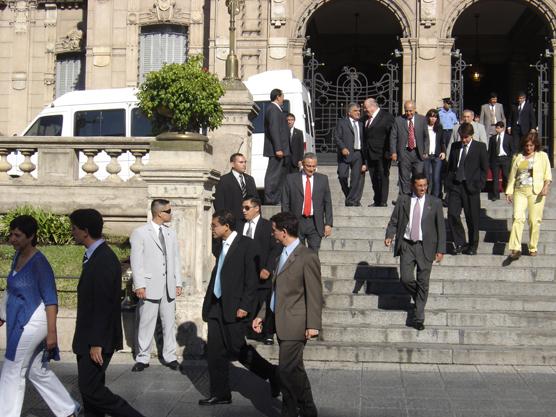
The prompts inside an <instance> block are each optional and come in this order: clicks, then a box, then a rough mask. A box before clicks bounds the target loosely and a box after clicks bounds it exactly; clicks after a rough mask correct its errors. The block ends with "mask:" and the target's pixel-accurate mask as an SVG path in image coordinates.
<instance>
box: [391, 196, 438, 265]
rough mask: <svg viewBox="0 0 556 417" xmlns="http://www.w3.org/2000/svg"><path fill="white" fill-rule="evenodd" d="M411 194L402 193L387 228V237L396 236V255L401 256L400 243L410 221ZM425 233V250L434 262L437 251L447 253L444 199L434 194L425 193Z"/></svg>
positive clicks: (422, 220) (426, 255) (426, 254)
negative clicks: (443, 209) (443, 210)
mask: <svg viewBox="0 0 556 417" xmlns="http://www.w3.org/2000/svg"><path fill="white" fill-rule="evenodd" d="M410 211H411V196H410V195H407V194H400V195H399V197H398V201H397V202H396V205H395V207H394V211H393V212H392V216H391V217H390V222H389V223H388V227H387V228H386V237H387V238H394V236H395V237H396V243H395V246H394V256H400V243H401V241H402V240H403V238H404V237H403V236H404V234H405V229H406V228H407V225H408V223H409V213H410ZM421 232H422V234H423V252H424V254H425V258H426V259H427V261H429V262H433V261H434V259H435V256H436V254H437V253H446V225H445V223H444V214H443V212H442V201H441V200H440V199H438V198H436V197H435V196H433V195H430V194H425V203H424V206H423V214H422V216H421Z"/></svg>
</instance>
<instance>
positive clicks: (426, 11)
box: [420, 0, 436, 28]
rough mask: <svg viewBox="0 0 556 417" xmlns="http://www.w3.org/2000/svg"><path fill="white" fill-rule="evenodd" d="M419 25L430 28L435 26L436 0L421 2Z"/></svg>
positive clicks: (423, 0)
mask: <svg viewBox="0 0 556 417" xmlns="http://www.w3.org/2000/svg"><path fill="white" fill-rule="evenodd" d="M420 15H421V16H420V17H421V20H420V22H421V25H423V26H424V27H426V28H430V27H431V26H432V25H435V24H436V0H421V13H420Z"/></svg>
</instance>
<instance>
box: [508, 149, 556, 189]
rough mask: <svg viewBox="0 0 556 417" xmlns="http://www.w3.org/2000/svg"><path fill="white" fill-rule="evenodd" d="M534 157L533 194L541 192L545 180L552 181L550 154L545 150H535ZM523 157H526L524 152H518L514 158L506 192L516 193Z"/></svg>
mask: <svg viewBox="0 0 556 417" xmlns="http://www.w3.org/2000/svg"><path fill="white" fill-rule="evenodd" d="M533 158H535V162H534V163H533V194H539V193H540V192H541V190H542V187H544V182H545V181H552V171H551V170H550V161H549V160H548V155H547V154H546V153H545V152H542V151H541V152H535V155H534V156H533ZM523 159H525V157H524V156H523V154H522V153H518V154H517V155H515V156H514V158H513V160H512V168H511V170H510V175H509V178H508V186H507V187H506V194H509V195H512V194H513V193H514V187H515V179H516V175H517V167H518V166H519V163H520V162H521V161H523Z"/></svg>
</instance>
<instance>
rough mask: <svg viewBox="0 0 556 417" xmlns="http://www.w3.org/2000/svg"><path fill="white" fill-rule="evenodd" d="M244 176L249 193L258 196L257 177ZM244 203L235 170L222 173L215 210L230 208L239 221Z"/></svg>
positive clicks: (216, 195) (216, 191)
mask: <svg viewBox="0 0 556 417" xmlns="http://www.w3.org/2000/svg"><path fill="white" fill-rule="evenodd" d="M275 107H276V106H275ZM243 178H244V180H245V188H246V189H247V195H248V196H251V197H256V196H257V186H256V185H255V179H254V178H253V177H252V176H251V175H248V174H243ZM242 203H243V196H242V194H241V187H240V185H239V182H237V180H236V178H235V177H234V174H233V172H232V171H230V172H228V173H227V174H225V175H222V176H221V177H220V181H218V183H217V184H216V189H215V191H214V210H222V209H226V210H230V211H231V212H232V213H233V214H234V217H235V218H236V222H237V221H240V220H241V219H243V211H242V210H241V205H242Z"/></svg>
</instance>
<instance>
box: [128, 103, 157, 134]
mask: <svg viewBox="0 0 556 417" xmlns="http://www.w3.org/2000/svg"><path fill="white" fill-rule="evenodd" d="M131 136H153V127H152V124H151V121H150V120H149V119H147V116H145V113H143V111H142V110H141V109H139V108H137V107H136V108H134V109H132V110H131Z"/></svg>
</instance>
